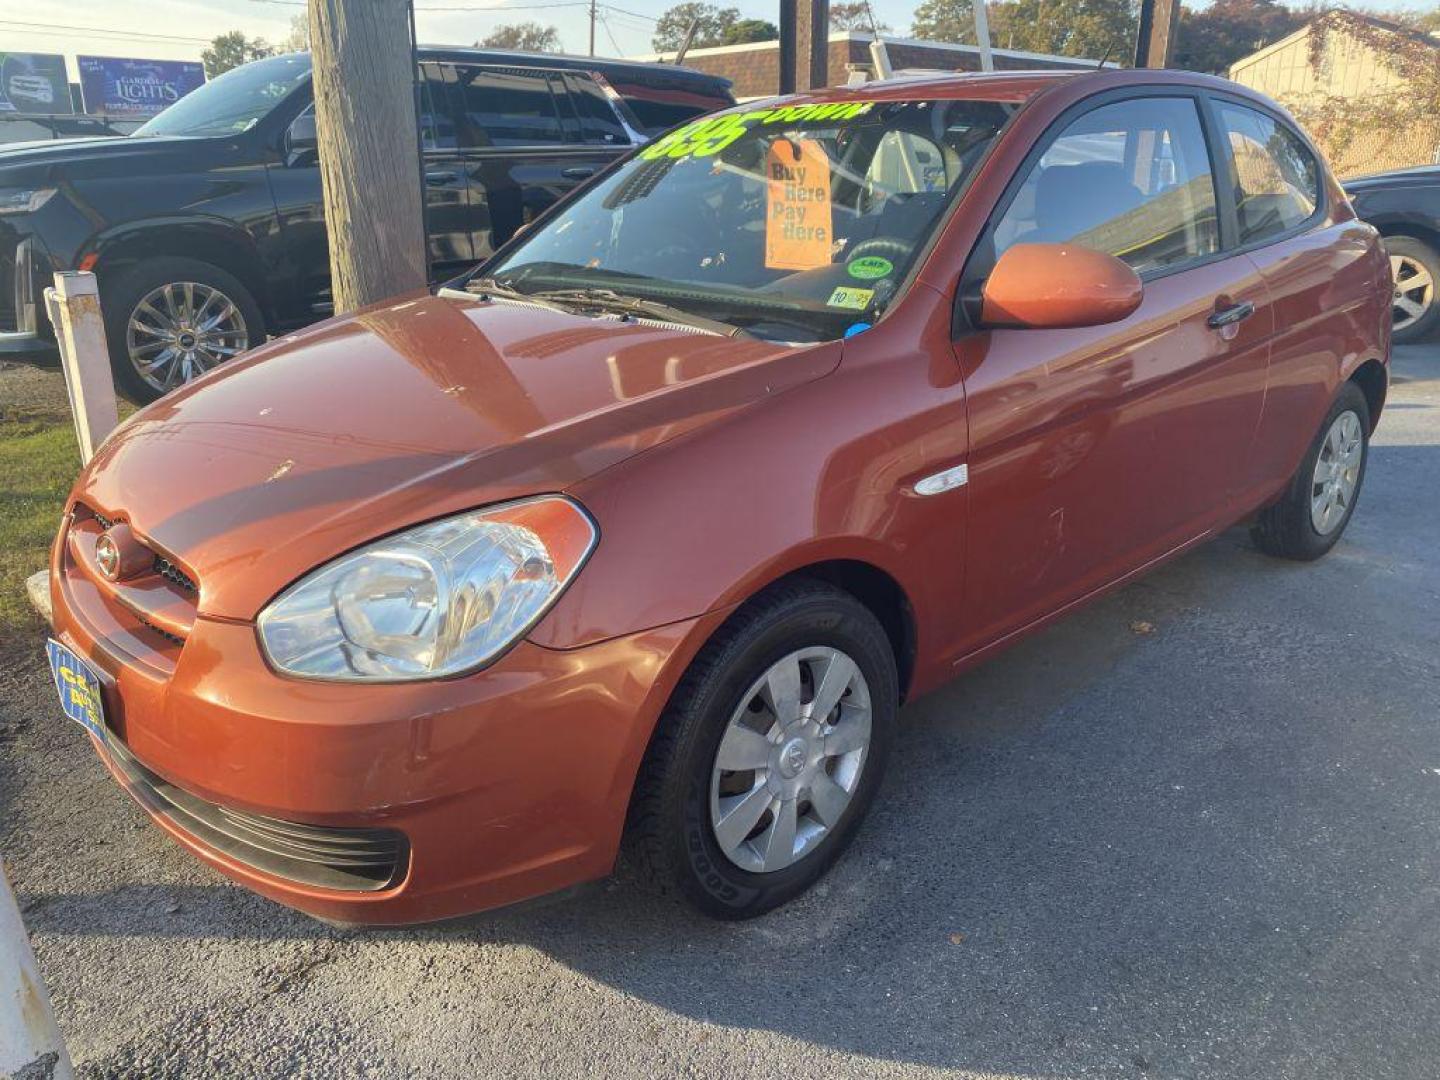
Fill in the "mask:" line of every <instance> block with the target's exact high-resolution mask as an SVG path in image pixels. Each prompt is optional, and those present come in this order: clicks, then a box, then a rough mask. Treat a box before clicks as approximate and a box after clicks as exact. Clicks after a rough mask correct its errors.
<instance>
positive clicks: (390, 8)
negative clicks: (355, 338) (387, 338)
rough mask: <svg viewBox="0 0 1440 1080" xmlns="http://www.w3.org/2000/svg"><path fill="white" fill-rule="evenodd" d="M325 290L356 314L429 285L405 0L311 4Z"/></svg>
mask: <svg viewBox="0 0 1440 1080" xmlns="http://www.w3.org/2000/svg"><path fill="white" fill-rule="evenodd" d="M309 12H310V57H311V64H312V66H313V69H314V75H313V78H314V83H315V128H316V137H317V139H318V144H319V153H320V179H321V183H322V185H323V187H324V193H325V225H326V228H327V230H328V232H329V236H330V289H331V292H332V294H333V295H334V298H335V311H336V312H337V313H339V312H344V311H353V310H355V309H356V308H357V307H360V306H362V305H364V304H371V303H375V302H376V301H378V300H384V299H385V298H386V297H390V296H394V295H395V294H397V293H402V292H410V291H412V290H414V289H419V288H423V287H424V286H425V283H426V270H427V267H426V258H425V203H424V195H423V192H422V188H421V183H420V157H419V152H420V139H419V134H418V130H417V127H416V121H415V93H416V83H415V46H414V41H413V38H412V28H413V22H412V18H411V12H410V5H409V3H400V2H396V0H382V2H377V0H309Z"/></svg>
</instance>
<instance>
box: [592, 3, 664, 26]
mask: <svg viewBox="0 0 1440 1080" xmlns="http://www.w3.org/2000/svg"><path fill="white" fill-rule="evenodd" d="M600 6H601V7H603V8H604V9H605V10H606V11H614V12H618V13H619V14H621V15H633V16H634V17H635V18H637V19H644V20H645V21H646V22H653V23H658V22H659V21H660V20H659V19H657V18H656V17H655V16H654V15H642V14H640V12H638V11H626V10H625V9H624V8H618V7H616V6H615V5H614V4H601V5H600Z"/></svg>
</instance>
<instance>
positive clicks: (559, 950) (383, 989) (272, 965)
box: [0, 346, 1440, 1080]
mask: <svg viewBox="0 0 1440 1080" xmlns="http://www.w3.org/2000/svg"><path fill="white" fill-rule="evenodd" d="M1437 610H1440V346H1427V347H1412V348H1409V349H1403V350H1399V351H1398V354H1397V359H1396V364H1395V381H1394V386H1393V387H1392V391H1391V402H1390V405H1389V407H1388V408H1387V410H1386V414H1385V417H1384V420H1383V422H1382V424H1381V427H1380V431H1379V434H1378V436H1377V438H1376V440H1375V444H1374V447H1373V451H1372V457H1371V461H1370V466H1369V474H1368V476H1367V478H1366V484H1365V489H1364V492H1363V494H1362V496H1361V501H1360V506H1359V509H1358V512H1357V514H1356V516H1355V518H1354V520H1353V521H1352V523H1351V526H1350V530H1349V532H1348V534H1347V536H1346V537H1345V539H1344V540H1343V541H1342V543H1341V544H1340V546H1339V547H1338V548H1337V549H1336V550H1335V551H1334V552H1332V553H1331V554H1330V556H1329V557H1327V558H1326V559H1324V560H1323V561H1321V562H1319V563H1317V564H1313V565H1296V564H1287V563H1284V562H1279V561H1275V560H1272V559H1268V558H1266V557H1264V556H1262V555H1260V554H1258V553H1257V552H1256V551H1255V550H1254V549H1253V548H1252V547H1251V546H1250V544H1249V542H1248V538H1247V536H1246V534H1245V533H1244V531H1243V530H1234V531H1232V532H1230V533H1228V534H1226V535H1225V536H1223V537H1221V538H1219V539H1217V540H1216V541H1214V542H1213V543H1210V544H1208V545H1206V546H1205V547H1203V548H1201V549H1199V550H1197V551H1195V552H1193V553H1192V554H1190V555H1188V556H1186V557H1185V558H1183V559H1181V560H1180V561H1178V562H1176V563H1173V564H1171V565H1169V566H1168V567H1166V568H1164V569H1162V570H1161V571H1159V572H1157V573H1155V574H1154V575H1152V576H1150V577H1149V578H1147V579H1146V580H1144V581H1141V582H1139V583H1137V584H1134V585H1132V586H1130V587H1128V588H1126V589H1124V590H1122V591H1120V592H1118V593H1115V594H1112V595H1111V596H1110V597H1108V598H1107V599H1105V600H1103V601H1101V602H1100V603H1098V604H1096V605H1094V606H1092V607H1090V608H1088V609H1087V610H1085V611H1084V612H1081V613H1079V614H1077V615H1075V616H1073V617H1071V618H1070V619H1068V620H1066V621H1065V622H1063V623H1061V624H1059V625H1057V626H1055V627H1054V628H1052V629H1051V630H1049V631H1047V632H1045V633H1043V634H1041V635H1038V636H1036V637H1034V638H1032V639H1030V640H1028V641H1026V642H1025V643H1023V644H1022V645H1020V646H1019V647H1017V648H1016V649H1014V650H1012V651H1011V652H1009V653H1008V654H1006V655H1004V656H1002V657H1000V658H997V659H996V660H994V661H992V662H991V663H989V664H987V665H986V666H984V667H983V668H980V669H978V670H977V671H975V672H973V673H971V674H969V675H968V676H966V677H964V678H963V679H961V680H960V681H959V682H957V683H955V684H953V685H952V686H950V687H947V688H946V689H944V690H941V691H939V692H937V693H934V694H931V695H930V696H928V697H926V698H923V699H921V700H919V701H917V702H914V703H913V704H911V705H910V706H908V707H907V708H906V709H905V711H904V713H903V717H902V718H903V720H904V721H905V723H904V726H903V729H902V737H901V740H900V745H899V747H898V750H897V753H896V754H895V756H894V758H893V759H892V763H891V769H890V774H889V776H888V778H887V780H886V783H885V785H884V788H883V790H882V791H881V794H880V798H879V801H878V803H877V805H876V807H875V809H874V812H873V813H872V814H871V817H870V819H869V821H868V822H867V824H866V825H865V827H864V829H863V830H862V831H861V834H860V836H859V839H858V840H857V842H856V843H855V845H854V846H853V847H852V848H851V850H850V852H849V853H848V854H847V855H846V856H845V857H844V858H843V859H842V860H841V862H840V863H839V864H838V865H837V866H836V868H835V870H834V871H833V872H832V873H831V874H830V875H829V877H828V878H827V879H826V880H825V881H824V882H823V883H822V884H821V885H820V887H818V888H817V889H815V890H814V891H812V892H811V893H810V894H809V895H807V896H805V897H804V898H802V899H800V900H798V901H796V902H794V903H792V904H790V905H789V906H787V907H785V908H783V909H781V910H780V911H778V912H776V913H773V914H771V915H769V916H766V917H764V918H761V919H759V920H756V921H754V922H750V923H745V924H740V925H723V924H717V923H712V922H707V921H705V920H703V919H701V918H700V917H698V916H695V915H692V914H690V913H689V912H688V911H687V910H685V909H684V908H681V907H679V906H677V905H673V904H670V903H666V902H664V901H660V900H654V899H650V898H648V897H646V896H644V895H642V894H641V893H640V892H639V891H638V890H637V889H636V888H634V887H633V886H632V885H631V884H630V883H628V882H627V881H626V880H625V879H624V877H623V875H622V876H621V877H620V878H619V879H618V880H615V881H611V882H608V883H606V884H604V885H602V886H600V887H598V888H597V889H596V890H595V891H593V892H591V893H589V894H588V895H583V896H578V897H574V898H571V899H567V900H565V901H562V902H559V903H554V904H551V905H548V906H542V907H537V908H531V909H525V910H516V911H508V912H501V913H496V914H491V915H489V916H484V917H480V918H476V919H473V920H469V921H467V922H465V923H461V924H455V925H446V926H441V927H432V928H422V929H416V930H408V931H385V932H342V931H337V930H333V929H331V928H329V927H326V926H324V925H321V924H319V923H316V922H313V921H311V920H309V919H307V918H305V917H304V916H301V915H298V914H294V913H292V912H290V911H288V910H286V909H284V908H282V907H279V906H277V905H275V904H273V903H271V902H269V901H267V900H263V899H261V898H259V897H256V896H253V895H251V894H249V893H247V892H244V891H243V890H241V889H239V888H237V887H235V886H233V885H231V884H229V883H228V882H226V881H225V880H224V879H222V878H221V877H220V876H219V875H217V874H215V873H213V872H211V871H210V870H209V869H207V868H205V867H204V866H202V865H201V864H199V863H198V862H196V861H195V860H193V859H191V858H189V857H188V856H186V855H185V854H183V853H182V852H181V851H180V849H179V848H177V847H176V846H175V845H174V844H173V843H171V842H170V841H169V840H168V839H166V838H165V837H164V836H163V835H162V834H161V832H160V831H159V830H158V829H156V828H154V827H153V826H151V825H150V824H149V823H148V822H147V821H146V820H145V819H144V817H143V815H142V814H141V812H140V810H139V809H138V808H137V807H136V806H135V805H133V804H132V802H131V801H130V800H129V798H128V797H127V796H125V795H124V794H123V793H122V792H121V791H120V790H119V789H118V788H117V787H116V786H115V785H114V784H113V783H112V782H111V781H110V780H109V779H108V777H107V776H106V775H105V773H104V772H103V770H102V769H101V767H100V765H99V763H98V762H97V761H96V760H95V758H94V756H93V754H92V753H91V751H90V748H89V745H88V743H87V742H86V740H85V738H84V737H83V735H82V733H81V731H80V729H79V728H78V727H77V726H76V725H74V724H72V723H70V722H69V721H67V720H65V719H64V718H63V717H62V716H61V714H60V711H59V709H58V707H57V705H56V702H55V695H54V691H53V689H52V688H51V685H50V681H49V677H48V675H47V673H46V670H45V665H44V659H43V647H42V642H41V639H40V638H39V636H38V635H37V637H36V639H35V640H34V642H33V643H25V642H21V643H19V644H18V645H17V646H16V647H15V648H13V649H10V650H6V651H5V654H4V656H3V657H0V665H3V670H0V851H3V853H4V855H5V858H6V861H7V863H8V864H9V866H10V869H11V872H12V875H13V879H14V883H15V886H16V891H17V894H18V896H19V899H20V902H21V904H22V907H23V909H24V913H25V918H26V920H27V922H28V924H29V927H30V930H31V934H32V938H33V942H34V946H35V949H36V952H37V954H38V957H39V961H40V966H41V969H42V971H43V973H44V975H45V977H46V979H47V980H48V982H49V986H50V991H51V994H52V996H53V997H54V999H55V1005H56V1009H57V1012H58V1016H59V1020H60V1023H61V1026H62V1027H63V1029H64V1030H65V1032H66V1035H67V1038H68V1040H69V1044H70V1049H71V1053H72V1055H73V1057H74V1058H75V1060H76V1062H77V1065H78V1066H79V1070H80V1072H81V1074H82V1075H85V1076H90V1077H106V1078H112V1077H124V1078H130V1077H145V1078H147V1080H148V1078H157V1080H164V1078H179V1077H185V1078H191V1077H203V1078H207V1080H208V1078H229V1077H237V1078H239V1077H243V1078H246V1080H259V1078H270V1077H275V1078H280V1077H284V1078H292V1077H324V1078H329V1077H411V1076H413V1077H426V1078H457V1080H458V1078H471V1077H485V1078H489V1077H496V1078H502V1077H503V1078H512V1077H531V1076H546V1077H580V1076H602V1077H607V1078H609V1077H654V1076H670V1075H681V1076H697V1077H742V1076H744V1077H749V1076H757V1077H787V1078H806V1077H816V1078H821V1077H824V1078H827V1080H828V1078H835V1077H899V1076H905V1077H935V1076H967V1077H970V1076H983V1077H1024V1078H1037V1080H1038V1078H1052V1077H1079V1076H1086V1077H1089V1076H1094V1077H1191V1078H1211V1077H1216V1078H1219V1077H1236V1078H1242V1077H1243V1078H1247V1080H1250V1078H1264V1080H1283V1078H1290V1077H1295V1078H1306V1080H1309V1078H1325V1080H1334V1078H1349V1077H1354V1078H1364V1080H1385V1078H1398V1077H1415V1078H1427V1080H1428V1078H1433V1077H1435V1076H1436V1075H1437V1073H1440V1065H1437V1062H1440V844H1437V836H1440V618H1437Z"/></svg>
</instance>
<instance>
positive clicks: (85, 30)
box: [0, 19, 210, 45]
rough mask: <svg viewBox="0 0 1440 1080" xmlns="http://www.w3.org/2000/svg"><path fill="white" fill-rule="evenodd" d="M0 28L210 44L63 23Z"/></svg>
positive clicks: (13, 22) (8, 22)
mask: <svg viewBox="0 0 1440 1080" xmlns="http://www.w3.org/2000/svg"><path fill="white" fill-rule="evenodd" d="M0 26H4V27H16V28H19V29H22V30H44V31H46V32H47V33H52V34H54V33H58V34H59V35H60V36H62V37H65V36H71V37H79V36H84V37H119V38H138V39H141V40H143V41H183V42H185V43H186V44H200V45H208V44H210V39H209V38H200V37H181V36H179V35H178V34H146V33H143V32H141V31H139V30H109V29H106V28H104V27H99V26H70V25H66V24H63V23H32V22H21V21H20V20H18V19H0Z"/></svg>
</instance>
